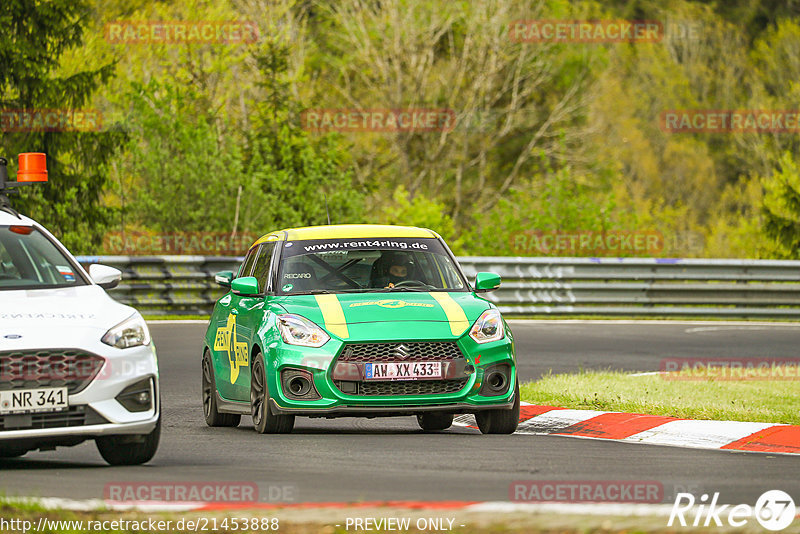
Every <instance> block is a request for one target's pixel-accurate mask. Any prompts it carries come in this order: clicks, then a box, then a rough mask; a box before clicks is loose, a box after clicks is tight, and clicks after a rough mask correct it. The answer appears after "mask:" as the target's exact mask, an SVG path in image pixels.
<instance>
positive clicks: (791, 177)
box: [764, 152, 800, 259]
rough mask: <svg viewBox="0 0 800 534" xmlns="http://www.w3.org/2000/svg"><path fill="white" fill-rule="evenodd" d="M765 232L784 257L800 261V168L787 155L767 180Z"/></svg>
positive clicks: (765, 181)
mask: <svg viewBox="0 0 800 534" xmlns="http://www.w3.org/2000/svg"><path fill="white" fill-rule="evenodd" d="M764 189H765V192H764V231H765V233H766V234H767V236H769V237H770V238H772V239H773V240H774V241H775V242H776V243H777V245H778V247H779V254H780V255H781V256H783V257H784V258H791V259H800V166H798V164H797V162H796V161H795V160H794V158H792V156H791V154H790V153H788V152H786V153H785V154H784V155H783V157H782V158H781V160H780V168H779V169H778V170H776V171H775V172H774V173H773V175H772V176H771V177H769V178H766V179H765V180H764Z"/></svg>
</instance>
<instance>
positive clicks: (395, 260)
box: [376, 252, 414, 289]
mask: <svg viewBox="0 0 800 534" xmlns="http://www.w3.org/2000/svg"><path fill="white" fill-rule="evenodd" d="M386 260H387V261H386V263H385V266H386V267H385V272H384V273H383V276H380V277H378V279H377V284H376V285H378V287H384V288H387V289H390V288H393V287H395V285H396V284H399V283H400V282H404V281H406V280H408V276H409V273H411V271H412V269H413V267H414V264H413V262H412V261H411V260H410V259H409V258H408V256H406V255H405V254H403V253H401V252H393V253H391V254H389V255H388V257H387V258H386Z"/></svg>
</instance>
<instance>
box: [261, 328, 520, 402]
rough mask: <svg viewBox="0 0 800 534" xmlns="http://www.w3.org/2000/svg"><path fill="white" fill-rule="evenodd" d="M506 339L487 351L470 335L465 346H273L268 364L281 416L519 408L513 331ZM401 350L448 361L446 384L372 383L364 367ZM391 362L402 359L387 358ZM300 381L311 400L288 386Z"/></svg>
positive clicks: (460, 342) (462, 341)
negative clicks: (379, 354) (380, 353)
mask: <svg viewBox="0 0 800 534" xmlns="http://www.w3.org/2000/svg"><path fill="white" fill-rule="evenodd" d="M506 334H507V335H506V337H505V338H503V339H501V340H499V341H495V342H490V343H485V344H478V343H476V342H475V341H473V340H472V339H471V338H470V337H469V336H467V335H464V336H462V337H461V338H459V339H452V338H451V339H439V340H414V341H403V340H397V339H396V340H387V341H369V342H344V341H342V340H339V339H337V338H335V337H332V338H331V340H330V341H329V342H328V343H326V344H325V345H324V346H323V347H320V348H317V349H313V348H305V347H298V346H293V345H287V344H285V343H283V342H278V343H274V344H273V345H272V347H271V348H270V349H269V350H268V354H267V357H266V362H267V381H268V387H269V392H270V409H271V410H272V412H273V413H275V414H294V415H301V416H308V417H346V416H357V417H382V416H392V415H413V414H418V413H422V412H430V411H435V412H443V413H473V412H477V411H480V410H486V409H512V407H513V405H514V402H515V400H516V399H515V394H516V393H515V384H516V382H517V373H516V367H515V357H514V344H513V339H512V338H511V337H510V332H509V331H508V330H506ZM365 345H370V346H371V347H369V349H370V350H365V351H362V352H366V353H368V354H369V356H362V357H360V358H359V356H358V355H357V353H358V352H359V350H358V349H359V347H360V348H365V349H366V348H367V347H365ZM397 345H404V346H405V347H408V348H409V349H411V350H410V351H411V352H412V353H417V354H419V353H420V352H422V353H424V354H425V355H424V356H414V357H412V358H416V361H441V362H442V369H443V371H444V376H445V379H444V380H438V379H437V380H424V379H419V380H413V381H412V380H395V381H378V382H375V381H368V380H365V379H364V375H363V373H364V370H363V369H364V362H365V361H374V360H375V356H374V350H373V349H374V348H376V347H378V348H380V349H381V350H392V349H393V347H396V346H397ZM354 354H355V356H354ZM409 360H410V361H414V360H413V359H411V358H410V359H409ZM384 361H401V360H400V359H397V360H396V359H394V358H391V356H388V359H386V360H384ZM497 372H500V374H502V375H503V376H504V379H505V386H504V387H502V388H495V389H492V388H490V387H489V383H488V381H487V377H489V375H490V374H494V373H497ZM298 374H302V375H304V376H305V377H307V378H308V379H309V380H310V382H311V383H312V384H313V387H312V388H311V389H310V390H309V393H306V394H305V395H301V396H297V395H295V394H293V392H292V391H291V389H290V388H289V386H288V384H289V382H290V380H291V378H292V377H294V376H297V375H298ZM492 378H496V376H495V377H492ZM494 385H497V384H496V383H495V384H494ZM393 393H398V394H393Z"/></svg>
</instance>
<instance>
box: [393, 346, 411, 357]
mask: <svg viewBox="0 0 800 534" xmlns="http://www.w3.org/2000/svg"><path fill="white" fill-rule="evenodd" d="M392 353H393V354H394V355H395V356H397V357H398V358H400V359H401V360H405V359H406V358H408V357H409V356H411V352H409V349H408V347H407V346H406V345H403V344H402V343H401V344H400V345H397V346H396V347H395V348H394V349H392Z"/></svg>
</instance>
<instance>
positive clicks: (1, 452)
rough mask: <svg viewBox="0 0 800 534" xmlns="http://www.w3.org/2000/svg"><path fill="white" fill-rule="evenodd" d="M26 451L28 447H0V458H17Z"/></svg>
mask: <svg viewBox="0 0 800 534" xmlns="http://www.w3.org/2000/svg"><path fill="white" fill-rule="evenodd" d="M27 453H28V449H17V448H14V447H9V448H6V449H2V448H0V458H19V457H20V456H24V455H26V454H27Z"/></svg>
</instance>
